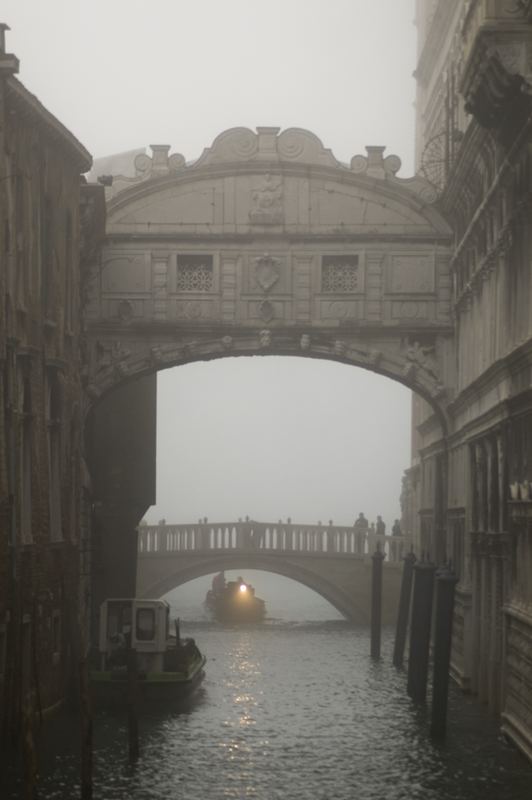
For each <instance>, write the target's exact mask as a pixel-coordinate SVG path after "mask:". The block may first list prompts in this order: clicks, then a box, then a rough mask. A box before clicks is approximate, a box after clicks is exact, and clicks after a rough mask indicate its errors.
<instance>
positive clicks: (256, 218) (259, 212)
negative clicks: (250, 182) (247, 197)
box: [249, 174, 284, 225]
mask: <svg viewBox="0 0 532 800" xmlns="http://www.w3.org/2000/svg"><path fill="white" fill-rule="evenodd" d="M249 219H250V222H251V223H252V224H253V225H281V224H282V222H283V219H284V213H283V181H282V178H281V177H280V176H278V175H270V174H268V175H266V176H265V177H263V178H261V179H260V181H258V182H257V184H256V185H255V187H254V188H253V191H252V194H251V209H250V212H249Z"/></svg>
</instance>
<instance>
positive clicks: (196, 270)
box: [176, 253, 214, 292]
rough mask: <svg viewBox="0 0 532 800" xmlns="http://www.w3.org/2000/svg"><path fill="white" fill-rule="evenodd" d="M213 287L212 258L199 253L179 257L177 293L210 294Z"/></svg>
mask: <svg viewBox="0 0 532 800" xmlns="http://www.w3.org/2000/svg"><path fill="white" fill-rule="evenodd" d="M213 285H214V274H213V259H212V256H207V255H200V254H197V253H195V254H193V255H185V254H180V255H178V256H177V276H176V291H178V292H210V291H211V290H212V288H213Z"/></svg>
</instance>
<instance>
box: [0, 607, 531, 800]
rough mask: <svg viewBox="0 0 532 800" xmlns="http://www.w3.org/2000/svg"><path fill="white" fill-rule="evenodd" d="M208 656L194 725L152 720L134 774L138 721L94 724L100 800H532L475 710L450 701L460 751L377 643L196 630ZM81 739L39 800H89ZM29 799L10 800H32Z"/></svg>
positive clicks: (48, 773)
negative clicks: (375, 650)
mask: <svg viewBox="0 0 532 800" xmlns="http://www.w3.org/2000/svg"><path fill="white" fill-rule="evenodd" d="M183 633H185V634H186V635H192V636H194V637H195V638H196V640H197V642H198V644H199V645H200V647H201V649H202V650H203V651H204V653H205V655H206V656H207V667H206V680H205V682H204V685H203V688H202V689H201V691H200V694H199V696H198V697H197V700H196V702H195V704H194V705H193V706H192V707H191V708H190V710H188V711H187V712H186V713H182V714H174V713H170V712H168V713H164V712H163V713H159V714H157V715H152V716H148V717H143V718H142V719H141V757H140V760H139V762H138V764H137V765H136V766H135V767H130V766H129V765H128V763H127V733H126V726H125V719H124V718H123V717H120V716H119V717H112V716H107V715H105V714H103V715H101V716H98V717H97V718H96V721H95V736H96V751H95V776H94V782H95V790H94V797H95V800H130V799H131V800H174V799H176V798H178V799H180V798H183V800H185V799H186V800H229V799H231V800H244V798H246V799H247V798H254V800H326V799H327V800H329V799H331V800H332V798H336V799H337V800H348V799H349V800H353V798H356V799H357V800H403V799H404V800H407V799H408V800H416V798H419V799H420V800H421V799H422V800H530V798H531V797H532V766H531V765H530V764H529V763H528V762H527V761H526V760H525V759H524V758H523V757H522V756H521V755H520V754H519V752H517V751H516V750H515V749H514V748H513V747H511V746H509V745H508V744H507V743H506V742H505V740H504V738H502V737H501V735H500V733H499V730H498V726H497V724H496V723H495V722H494V721H492V720H491V719H490V717H489V715H488V713H487V711H486V710H485V709H484V708H482V707H481V706H479V705H478V704H477V703H476V702H475V701H474V700H473V699H471V698H468V697H464V696H463V695H462V694H461V693H459V692H458V691H454V690H453V691H452V692H451V698H450V720H449V732H448V737H447V741H446V742H445V744H442V745H435V744H432V743H431V742H430V740H429V739H428V737H427V716H426V713H425V711H423V710H419V709H417V708H415V707H414V706H413V705H412V703H411V702H410V700H409V699H408V698H407V696H406V693H405V675H404V673H398V672H396V670H395V669H394V668H393V667H392V666H391V654H392V646H393V632H392V631H386V632H385V635H384V647H383V658H382V662H381V663H372V661H371V660H370V658H369V657H368V652H369V635H368V631H367V630H365V629H358V628H355V627H352V626H350V625H349V624H348V623H346V622H343V621H341V620H322V621H319V622H313V623H309V622H299V623H290V622H289V621H286V620H285V621H281V620H277V621H275V620H274V621H270V622H267V623H266V624H265V625H263V626H256V627H243V628H238V629H236V628H223V627H220V626H218V625H215V624H212V623H208V622H205V621H197V622H193V621H189V622H186V623H184V624H183ZM77 742H78V729H77V723H76V721H75V720H72V719H69V718H68V717H65V716H59V717H56V718H55V719H54V720H52V721H50V722H48V723H47V725H46V728H45V732H44V735H43V739H42V742H41V753H40V757H41V765H42V768H41V773H42V774H41V778H40V785H39V794H38V797H39V798H40V800H73V798H76V797H78V796H79V794H78V793H79V780H78V762H77ZM20 796H21V795H20V794H17V791H16V789H15V790H12V792H11V794H8V795H7V797H9V798H16V797H20Z"/></svg>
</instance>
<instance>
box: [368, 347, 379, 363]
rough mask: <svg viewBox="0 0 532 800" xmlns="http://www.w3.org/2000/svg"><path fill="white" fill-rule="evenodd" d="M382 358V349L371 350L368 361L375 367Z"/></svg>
mask: <svg viewBox="0 0 532 800" xmlns="http://www.w3.org/2000/svg"><path fill="white" fill-rule="evenodd" d="M381 358H382V352H381V351H380V350H370V351H369V353H368V362H369V363H370V364H372V365H373V366H375V367H376V366H377V365H378V363H379V361H380V360H381Z"/></svg>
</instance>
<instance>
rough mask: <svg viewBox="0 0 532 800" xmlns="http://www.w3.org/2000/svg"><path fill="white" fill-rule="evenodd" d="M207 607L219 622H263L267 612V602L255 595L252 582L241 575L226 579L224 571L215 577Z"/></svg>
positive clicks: (206, 602) (206, 601)
mask: <svg viewBox="0 0 532 800" xmlns="http://www.w3.org/2000/svg"><path fill="white" fill-rule="evenodd" d="M205 608H206V609H207V610H208V611H209V613H210V614H211V615H212V616H213V618H214V619H216V620H217V621H218V622H222V623H225V624H229V625H234V624H240V623H249V622H262V621H263V620H264V617H265V614H266V604H265V602H264V600H261V599H260V598H259V597H256V596H255V589H254V588H253V586H251V584H249V583H246V581H245V580H244V579H243V578H240V577H239V578H238V579H237V580H236V581H226V580H225V576H224V573H223V572H220V573H219V574H218V575H215V577H214V578H213V582H212V588H211V589H209V591H208V592H207V596H206V598H205Z"/></svg>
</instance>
